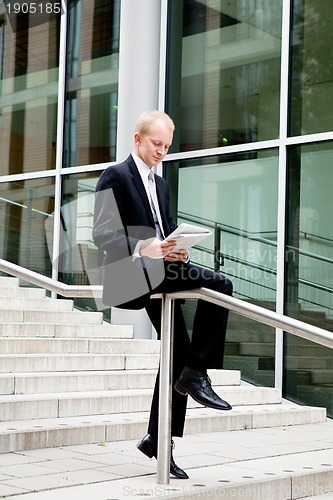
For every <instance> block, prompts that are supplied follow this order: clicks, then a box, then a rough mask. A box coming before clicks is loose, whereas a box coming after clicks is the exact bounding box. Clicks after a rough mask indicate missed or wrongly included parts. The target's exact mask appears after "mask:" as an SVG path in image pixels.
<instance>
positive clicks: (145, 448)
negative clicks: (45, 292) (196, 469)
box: [136, 434, 188, 479]
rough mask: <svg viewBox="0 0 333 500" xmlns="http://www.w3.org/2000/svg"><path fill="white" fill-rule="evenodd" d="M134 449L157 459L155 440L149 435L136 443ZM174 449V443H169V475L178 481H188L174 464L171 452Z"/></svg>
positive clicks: (183, 472)
mask: <svg viewBox="0 0 333 500" xmlns="http://www.w3.org/2000/svg"><path fill="white" fill-rule="evenodd" d="M136 447H137V448H138V449H139V450H140V451H141V452H142V453H144V454H145V455H146V456H147V457H149V458H152V457H155V458H157V439H156V438H154V437H153V436H152V435H151V434H147V435H146V436H145V437H144V438H143V439H142V440H141V441H139V442H138V444H137V445H136ZM173 448H174V442H173V441H171V457H170V474H172V475H173V476H175V477H177V478H178V479H188V475H187V474H186V472H185V471H184V470H183V469H181V468H180V467H178V465H177V464H176V463H175V461H174V459H173V456H172V450H173Z"/></svg>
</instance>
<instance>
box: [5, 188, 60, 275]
mask: <svg viewBox="0 0 333 500" xmlns="http://www.w3.org/2000/svg"><path fill="white" fill-rule="evenodd" d="M54 191H55V189H54V178H45V179H38V180H29V181H17V182H8V183H2V184H0V206H1V210H0V217H1V227H2V231H1V233H0V255H1V258H2V259H5V260H8V261H10V262H13V263H15V264H18V265H20V266H22V267H25V268H27V269H31V270H33V271H36V272H38V273H40V274H44V275H47V276H51V274H52V270H51V257H50V256H51V253H52V241H53V233H52V232H51V233H50V234H49V238H47V230H46V228H47V222H48V221H50V220H53V211H54Z"/></svg>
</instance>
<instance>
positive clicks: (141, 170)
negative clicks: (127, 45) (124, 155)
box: [132, 152, 152, 179]
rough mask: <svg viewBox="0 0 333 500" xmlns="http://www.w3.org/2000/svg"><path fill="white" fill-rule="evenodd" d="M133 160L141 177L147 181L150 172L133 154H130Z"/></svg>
mask: <svg viewBox="0 0 333 500" xmlns="http://www.w3.org/2000/svg"><path fill="white" fill-rule="evenodd" d="M132 157H133V160H134V162H135V164H136V166H137V168H138V170H139V174H140V175H141V177H143V178H146V179H148V175H149V172H150V171H151V170H152V169H150V168H149V167H148V165H146V164H145V162H144V161H142V160H141V158H139V157H138V156H137V155H136V154H135V153H133V152H132Z"/></svg>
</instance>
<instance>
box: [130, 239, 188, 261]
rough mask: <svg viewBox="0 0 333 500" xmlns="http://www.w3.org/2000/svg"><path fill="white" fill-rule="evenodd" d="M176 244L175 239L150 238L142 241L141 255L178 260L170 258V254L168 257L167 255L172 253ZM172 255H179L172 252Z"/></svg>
mask: <svg viewBox="0 0 333 500" xmlns="http://www.w3.org/2000/svg"><path fill="white" fill-rule="evenodd" d="M175 246H176V242H175V240H170V241H166V240H164V241H161V240H159V239H157V238H150V239H149V240H145V241H143V242H142V244H141V247H140V255H141V256H142V257H150V258H151V259H164V258H165V260H176V259H168V257H169V255H168V257H166V255H167V254H170V252H172V250H173V249H174V248H175ZM170 255H178V254H170ZM177 260H179V259H177Z"/></svg>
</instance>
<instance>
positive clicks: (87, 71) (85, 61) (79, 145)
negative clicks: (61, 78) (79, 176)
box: [65, 0, 120, 167]
mask: <svg viewBox="0 0 333 500" xmlns="http://www.w3.org/2000/svg"><path fill="white" fill-rule="evenodd" d="M70 7H71V8H70V9H69V16H68V17H69V19H68V47H67V51H68V58H67V75H66V81H67V93H66V124H65V125H66V128H65V138H66V143H65V144H66V145H65V149H66V154H65V166H71V167H72V166H76V165H88V164H91V163H103V162H108V161H113V160H115V157H116V156H115V155H116V137H117V102H118V95H117V94H118V60H119V14H120V13H119V9H120V3H119V2H117V1H115V2H112V1H111V2H110V1H109V0H98V1H95V2H87V1H80V2H77V1H74V2H73V1H72V3H71V4H70Z"/></svg>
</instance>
